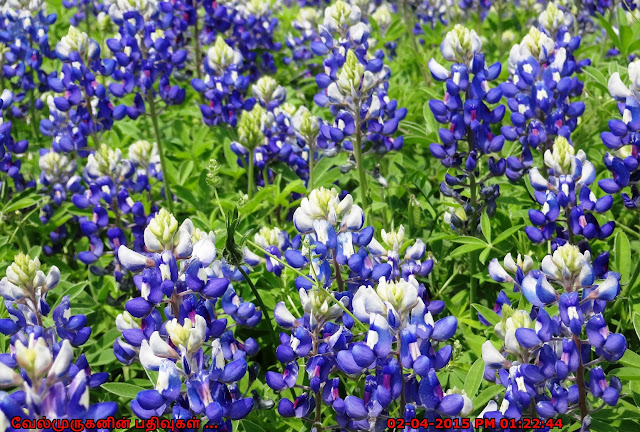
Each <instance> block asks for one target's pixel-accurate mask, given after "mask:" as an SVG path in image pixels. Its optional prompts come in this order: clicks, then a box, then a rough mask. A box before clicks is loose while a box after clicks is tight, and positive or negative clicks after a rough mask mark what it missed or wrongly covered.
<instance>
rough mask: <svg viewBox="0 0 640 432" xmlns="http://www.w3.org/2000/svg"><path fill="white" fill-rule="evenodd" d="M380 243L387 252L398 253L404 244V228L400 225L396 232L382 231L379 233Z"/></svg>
mask: <svg viewBox="0 0 640 432" xmlns="http://www.w3.org/2000/svg"><path fill="white" fill-rule="evenodd" d="M380 236H381V237H382V242H383V243H384V245H385V246H386V247H387V250H394V251H396V252H398V251H399V250H400V248H402V244H403V243H404V226H402V225H400V228H398V230H397V231H389V232H387V231H385V230H384V229H382V231H381V232H380Z"/></svg>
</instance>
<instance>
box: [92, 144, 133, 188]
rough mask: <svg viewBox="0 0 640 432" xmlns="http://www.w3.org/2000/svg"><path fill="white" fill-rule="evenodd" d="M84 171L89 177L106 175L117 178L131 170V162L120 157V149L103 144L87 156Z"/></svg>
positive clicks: (121, 177)
mask: <svg viewBox="0 0 640 432" xmlns="http://www.w3.org/2000/svg"><path fill="white" fill-rule="evenodd" d="M86 171H87V173H88V174H89V175H90V176H91V177H103V176H107V177H111V178H112V179H114V180H119V179H123V178H124V177H125V176H127V175H128V174H129V173H130V172H131V163H130V162H129V161H128V160H126V159H124V158H123V157H122V151H121V150H120V149H115V150H114V149H112V148H110V147H109V146H107V145H106V144H103V145H101V146H100V148H99V149H98V151H97V152H95V153H93V154H90V155H89V157H88V158H87V166H86Z"/></svg>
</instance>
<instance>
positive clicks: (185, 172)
mask: <svg viewBox="0 0 640 432" xmlns="http://www.w3.org/2000/svg"><path fill="white" fill-rule="evenodd" d="M193 167H194V163H193V161H192V160H186V161H184V162H182V164H180V168H179V169H178V183H179V184H180V185H182V186H184V185H185V183H187V181H189V176H190V175H191V172H192V171H193Z"/></svg>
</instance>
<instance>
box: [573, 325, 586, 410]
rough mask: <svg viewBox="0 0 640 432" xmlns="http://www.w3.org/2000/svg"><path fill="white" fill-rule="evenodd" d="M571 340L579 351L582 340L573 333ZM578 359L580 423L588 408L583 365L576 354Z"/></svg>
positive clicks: (580, 357) (580, 358) (577, 382)
mask: <svg viewBox="0 0 640 432" xmlns="http://www.w3.org/2000/svg"><path fill="white" fill-rule="evenodd" d="M573 341H574V342H575V344H576V347H577V349H578V352H579V353H580V352H582V351H581V348H580V347H581V345H582V341H581V340H580V338H579V337H578V336H576V335H573ZM578 358H579V360H580V364H579V365H578V370H577V371H576V384H577V385H578V406H579V407H580V423H582V421H583V420H584V418H585V417H586V416H588V415H589V408H588V406H587V385H586V383H585V380H584V365H583V364H582V356H578Z"/></svg>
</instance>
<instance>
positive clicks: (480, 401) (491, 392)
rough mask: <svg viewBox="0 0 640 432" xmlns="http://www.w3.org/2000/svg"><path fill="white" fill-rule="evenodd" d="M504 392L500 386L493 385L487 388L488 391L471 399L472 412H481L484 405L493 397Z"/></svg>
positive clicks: (483, 391)
mask: <svg viewBox="0 0 640 432" xmlns="http://www.w3.org/2000/svg"><path fill="white" fill-rule="evenodd" d="M503 391H504V387H503V386H501V385H494V386H491V387H489V388H488V389H485V390H482V391H481V392H480V394H479V395H478V396H476V397H474V398H471V403H472V404H473V409H474V410H483V409H484V407H485V405H486V404H487V403H488V402H489V401H490V400H491V399H493V397H494V396H495V395H497V394H500V393H502V392H503Z"/></svg>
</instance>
